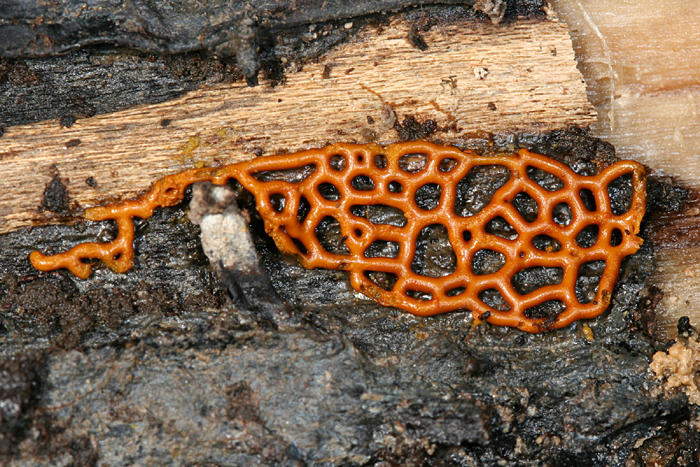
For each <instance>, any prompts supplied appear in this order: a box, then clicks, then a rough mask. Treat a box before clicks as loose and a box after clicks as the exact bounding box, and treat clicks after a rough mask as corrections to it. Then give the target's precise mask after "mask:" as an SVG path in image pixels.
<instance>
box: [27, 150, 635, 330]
mask: <svg viewBox="0 0 700 467" xmlns="http://www.w3.org/2000/svg"><path fill="white" fill-rule="evenodd" d="M416 157H417V158H418V159H417V160H418V161H419V162H420V158H421V157H422V158H423V159H422V166H420V164H419V166H418V168H415V167H414V168H413V169H408V168H407V167H406V164H405V163H406V160H407V159H406V158H409V159H410V158H416ZM487 165H498V166H502V167H505V168H507V170H508V172H509V175H510V176H509V179H508V181H507V182H506V183H505V184H504V185H502V186H501V187H500V188H498V189H497V190H496V191H495V193H494V194H493V196H492V199H491V201H490V202H489V203H488V204H487V205H486V206H485V207H484V208H483V209H481V210H480V211H478V212H477V213H476V214H474V215H471V216H462V215H458V214H456V212H455V199H456V194H457V186H458V183H459V182H460V180H462V179H464V178H465V176H467V174H469V172H470V170H472V169H473V168H475V167H478V166H487ZM301 167H311V168H312V172H311V173H310V174H307V175H306V177H305V178H304V179H303V180H301V181H285V180H281V179H279V178H280V177H277V178H275V177H272V178H267V179H266V178H265V177H260V174H262V173H266V172H275V171H284V170H289V169H298V168H301ZM528 168H530V170H532V169H533V168H534V169H539V170H541V171H544V172H547V173H548V174H551V175H553V176H556V177H557V178H558V179H560V180H561V182H563V187H561V188H559V189H556V190H554V191H549V190H547V189H545V188H543V186H540V184H538V183H536V182H535V181H534V180H533V179H532V178H530V176H529V175H528ZM623 175H631V178H632V187H633V190H634V191H633V194H632V199H631V201H630V206H629V209H627V210H626V212H624V213H621V214H615V213H614V212H613V209H612V202H611V200H610V198H609V196H608V191H607V187H608V185H609V184H610V183H611V182H612V181H613V180H615V179H617V178H619V177H621V176H623ZM358 176H361V177H365V180H367V179H369V181H370V182H371V187H372V188H371V189H367V187H357V186H354V183H353V182H354V180H356V177H358ZM229 179H236V180H237V181H238V182H239V183H241V185H243V187H245V188H246V189H247V190H249V191H250V192H251V193H253V195H254V196H255V199H256V207H257V210H258V211H259V213H260V215H261V216H262V218H263V220H264V223H265V230H266V231H267V233H268V234H269V235H270V236H271V237H272V238H273V239H274V241H275V243H276V244H277V246H278V248H279V249H280V250H281V251H283V252H286V253H292V254H295V255H297V256H298V257H299V258H300V261H301V263H302V264H303V265H304V266H305V267H307V268H327V269H342V270H346V271H348V272H349V273H350V282H351V284H352V286H353V288H354V289H355V290H358V291H360V292H362V293H363V294H365V295H367V296H368V297H370V298H372V299H374V300H376V301H378V302H379V303H381V304H382V305H386V306H395V307H397V308H401V309H403V310H406V311H408V312H410V313H413V314H416V315H420V316H430V315H434V314H438V313H444V312H447V311H452V310H457V309H470V310H472V313H473V314H474V317H475V318H478V319H481V320H484V321H488V322H489V323H492V324H496V325H501V326H512V327H517V328H519V329H521V330H524V331H528V332H541V331H545V330H549V329H555V328H561V327H563V326H566V325H568V324H570V323H572V322H573V321H576V320H579V319H584V318H593V317H596V316H598V315H600V314H601V313H603V312H604V311H605V309H606V308H607V307H608V305H609V304H610V297H611V294H612V289H613V286H614V284H615V281H616V280H617V275H618V273H619V269H620V263H621V261H622V259H623V258H624V257H625V256H628V255H630V254H632V253H634V252H636V251H637V250H638V249H639V247H640V246H641V244H642V239H641V238H639V237H638V236H637V234H638V233H639V226H640V223H641V220H642V217H643V215H644V209H645V196H646V194H645V177H644V168H643V166H642V165H640V164H638V163H636V162H633V161H620V162H617V163H615V164H613V165H611V166H609V167H607V168H606V169H605V170H603V171H602V172H601V173H600V174H598V175H595V176H581V175H577V174H575V173H574V172H573V171H572V170H571V169H570V168H569V167H567V166H566V165H564V164H562V163H560V162H557V161H554V160H552V159H549V158H547V157H544V156H541V155H539V154H535V153H532V152H529V151H527V150H525V149H521V150H520V151H519V152H518V154H517V155H512V156H504V157H485V156H479V155H478V154H476V153H474V152H472V151H461V150H459V149H457V148H454V147H448V146H440V145H436V144H432V143H427V142H423V141H413V142H407V143H398V144H393V145H390V146H387V147H381V146H378V145H375V144H368V145H356V144H335V145H332V146H328V147H326V148H324V149H318V150H309V151H303V152H299V153H295V154H287V155H280V156H273V157H262V158H258V159H255V160H252V161H247V162H241V163H238V164H233V165H229V166H225V167H221V168H202V169H191V170H186V171H184V172H181V173H178V174H175V175H170V176H167V177H164V178H162V179H160V180H159V181H157V182H156V183H155V184H154V185H153V187H152V188H151V190H150V191H149V192H148V193H146V194H145V195H143V196H142V197H141V198H139V199H136V200H133V201H125V202H122V203H119V204H115V205H109V206H104V207H95V208H90V209H87V210H86V211H85V218H86V219H89V220H93V221H102V220H107V219H112V220H114V221H116V223H117V226H118V228H119V235H118V236H117V238H116V239H115V240H113V241H112V242H109V243H84V244H80V245H78V246H76V247H74V248H72V249H71V250H69V251H67V252H65V253H60V254H57V255H53V256H45V255H43V254H41V253H39V252H37V251H34V252H32V254H31V255H30V260H31V262H32V264H33V265H34V267H35V268H37V269H39V270H42V271H50V270H55V269H59V268H66V269H68V270H70V271H71V272H72V273H73V274H75V275H76V276H77V277H80V278H87V277H88V276H89V275H90V271H91V266H90V264H88V263H86V262H85V261H84V260H87V259H99V260H101V261H103V262H104V263H105V264H106V265H107V266H108V267H109V268H110V269H112V270H114V271H116V272H125V271H127V270H128V269H129V268H131V266H132V264H133V258H134V250H133V239H134V225H133V218H134V217H140V218H147V217H150V216H151V215H152V214H153V210H154V209H155V208H158V207H165V206H173V205H175V204H177V203H178V202H180V201H181V200H182V198H183V195H184V191H185V188H186V187H187V186H188V185H190V184H192V183H195V182H200V181H210V182H212V183H214V184H217V185H223V184H225V183H226V182H227V181H228V180H229ZM321 184H330V185H332V186H333V187H335V192H336V196H334V197H333V198H332V199H328V197H327V196H325V197H324V196H323V195H322V193H321V191H320V189H319V185H321ZM391 184H394V185H393V188H392V186H391ZM397 184H398V185H397ZM427 184H435V185H438V186H439V188H440V199H439V201H438V203H437V206H436V207H434V208H433V209H429V210H426V209H423V208H421V207H420V206H419V205H418V204H417V202H416V192H417V190H419V189H420V188H421V187H424V186H425V185H427ZM397 186H400V187H401V189H400V191H398V190H397V189H396V187H397ZM582 190H584V191H586V190H587V192H588V193H590V194H592V196H593V198H594V200H595V208H594V209H588V208H587V207H586V203H584V202H583V199H582V195H581V193H582ZM519 193H526V194H527V195H529V196H530V197H531V198H532V199H533V200H534V201H535V202H536V203H537V212H538V214H537V217H536V219H534V220H531V221H530V222H528V221H527V220H526V219H524V218H523V216H522V215H521V214H520V212H519V211H518V210H517V209H516V208H515V207H514V206H513V204H512V202H513V199H514V198H515V197H516V196H517V195H518V194H519ZM275 197H276V198H277V200H276V202H275V200H274V198H275ZM302 199H305V200H306V202H307V203H308V205H309V212H308V214H307V215H305V216H303V218H301V219H300V216H299V215H298V213H299V207H300V204H301V203H302V202H303V201H302ZM562 203H564V204H566V205H568V206H569V209H570V212H571V221H570V222H569V223H568V224H567V225H561V224H557V223H555V222H553V215H554V214H553V211H554V209H555V206H557V205H560V204H562ZM378 204H381V205H383V206H389V207H392V208H396V209H398V210H400V211H402V212H403V213H404V216H405V219H406V222H405V225H403V226H396V225H389V224H375V223H373V222H372V221H370V220H369V219H368V218H365V217H360V216H357V215H355V214H353V212H352V207H353V206H372V205H378ZM589 207H590V206H589ZM328 217H332V218H333V219H335V220H336V221H337V222H338V223H339V225H340V229H341V233H342V238H343V241H344V245H345V247H346V248H345V251H344V252H342V253H341V254H339V253H338V252H337V251H336V252H335V253H333V252H330V251H328V250H327V249H326V248H325V247H324V246H323V245H322V242H321V241H320V240H319V238H318V237H317V235H316V228H317V226H318V225H319V223H320V222H321V221H322V220H323V219H324V218H328ZM368 217H369V216H368ZM497 217H500V218H502V219H504V220H505V221H506V222H507V223H508V224H510V226H512V228H513V229H514V230H515V232H516V233H517V237H516V238H515V239H512V240H511V239H506V238H502V237H501V236H497V235H494V234H491V233H489V232H487V228H486V225H487V224H488V223H489V221H491V220H493V219H494V218H497ZM435 224H439V225H442V226H444V227H445V228H446V231H447V235H448V238H449V242H450V245H451V246H452V249H453V251H454V253H455V256H456V268H455V270H454V272H452V273H449V274H447V275H445V276H443V277H428V276H426V275H420V274H418V273H416V272H415V271H414V270H413V269H412V266H411V265H412V261H413V259H414V256H415V254H416V243H417V238H418V235H419V233H420V232H421V230H422V229H423V228H425V227H427V226H430V225H435ZM590 226H596V227H597V228H598V232H599V233H598V237H597V240H596V241H595V243H594V244H593V245H592V246H588V247H585V248H584V247H582V246H581V245H579V244H578V243H577V240H576V237H577V235H578V234H579V233H580V232H581V231H582V229H584V228H586V227H590ZM538 235H546V236H548V237H550V238H552V239H555V240H556V241H557V242H558V243H559V244H560V248H557V249H556V251H554V249H551V248H546V249H544V250H543V249H538V248H536V247H535V246H534V245H533V239H534V238H535V237H536V236H538ZM615 235H617V236H618V237H621V238H617V239H615V238H614V237H615ZM376 240H381V241H387V242H394V243H396V244H398V246H399V248H398V250H399V251H398V255H397V256H396V257H368V256H367V254H366V251H367V249H368V248H369V246H370V245H371V244H372V243H373V242H374V241H376ZM481 249H489V250H493V251H495V252H498V253H500V254H501V255H503V256H504V257H505V264H504V265H503V266H502V267H501V268H500V270H498V271H497V272H494V273H488V274H477V273H476V272H475V271H474V270H473V264H472V262H473V260H474V255H475V254H476V252H477V251H479V250H481ZM373 256H374V255H373ZM596 260H602V261H605V269H604V272H603V274H602V276H601V277H600V281H599V284H598V289H597V291H596V296H595V299H594V300H592V301H591V302H588V303H581V302H580V301H579V300H578V298H577V297H576V293H575V287H576V280H577V277H578V274H579V268H580V267H581V266H582V265H583V264H585V263H587V262H590V261H596ZM532 267H550V268H551V267H556V268H561V269H562V270H563V278H562V280H561V282H560V283H558V284H550V285H546V286H543V287H540V288H538V289H536V290H534V291H532V292H529V293H526V294H521V293H519V292H517V291H516V290H515V287H514V286H513V283H512V279H513V276H514V275H515V274H516V273H518V271H522V270H523V269H526V268H532ZM375 272H379V273H386V274H391V275H393V276H395V277H396V281H395V283H394V284H393V285H392V286H391V288H390V289H388V290H387V288H384V287H381V286H380V285H379V284H377V283H376V282H375V281H373V280H372V279H371V277H370V275H369V273H375ZM492 289H495V290H496V291H498V293H499V294H500V295H501V297H502V298H503V299H504V301H505V302H506V303H507V307H506V308H507V309H496V308H494V307H492V306H489V305H488V304H486V303H485V302H484V301H483V300H482V299H481V298H480V294H481V293H483V292H484V291H486V290H492ZM552 300H558V301H561V302H563V303H564V304H565V306H566V308H565V309H564V311H562V312H561V313H560V314H559V315H558V316H557V317H556V319H554V320H552V319H548V320H547V319H544V318H538V317H533V316H528V313H527V311H528V310H530V309H532V308H533V307H535V306H537V305H541V304H543V303H545V302H547V301H552ZM500 308H502V307H500Z"/></svg>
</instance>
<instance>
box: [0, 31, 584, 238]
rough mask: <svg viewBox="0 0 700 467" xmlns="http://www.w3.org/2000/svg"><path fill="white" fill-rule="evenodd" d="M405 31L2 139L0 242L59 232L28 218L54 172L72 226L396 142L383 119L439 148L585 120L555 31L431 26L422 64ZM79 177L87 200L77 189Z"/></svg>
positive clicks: (368, 36)
mask: <svg viewBox="0 0 700 467" xmlns="http://www.w3.org/2000/svg"><path fill="white" fill-rule="evenodd" d="M408 30H409V25H407V24H404V23H401V22H395V23H393V24H391V25H390V26H385V27H383V28H381V29H368V30H366V31H364V32H363V33H361V34H360V35H358V36H357V38H356V40H354V41H353V42H352V43H349V44H346V45H344V46H343V47H341V48H339V49H338V50H335V51H333V52H332V53H329V54H328V55H327V56H325V57H322V58H320V59H319V60H318V63H314V64H310V65H307V66H305V68H304V69H303V70H300V71H297V72H288V73H287V79H286V82H285V83H284V84H281V85H279V86H277V87H274V88H271V87H269V86H268V85H262V86H258V87H255V88H249V87H246V86H245V84H243V83H234V84H227V85H221V86H216V87H212V88H208V89H202V90H198V91H195V92H191V93H189V94H186V95H185V96H183V97H181V98H179V99H175V100H172V101H169V102H165V103H162V104H157V105H149V106H141V107H136V108H131V109H128V110H124V111H120V112H115V113H112V114H108V115H100V116H96V117H93V118H89V119H83V120H79V121H78V122H77V123H76V124H75V125H73V126H72V127H71V128H59V126H58V124H57V123H56V122H55V121H49V122H42V123H37V124H31V125H24V126H16V127H10V128H8V129H7V131H6V134H5V136H4V137H3V138H2V139H0V160H1V161H2V164H3V171H2V177H0V191H2V192H3V193H4V196H3V197H2V198H0V233H1V232H7V231H9V230H12V229H16V228H19V227H23V226H27V225H30V224H32V223H45V222H52V221H53V222H56V221H58V220H59V219H58V218H57V217H55V216H54V215H52V214H51V213H46V212H40V210H39V206H40V204H41V199H42V194H43V191H44V189H45V186H46V185H47V183H48V182H49V181H50V180H51V178H52V177H53V175H54V173H58V174H59V176H60V177H61V179H62V180H63V181H64V182H66V185H67V188H68V192H69V196H70V199H71V203H72V213H73V214H76V215H77V214H79V213H80V210H81V209H82V208H84V207H87V206H91V205H95V204H99V203H103V202H104V201H106V200H110V199H114V198H123V197H129V196H133V195H135V194H136V193H138V192H140V191H142V190H144V189H146V188H147V187H148V186H149V185H150V184H151V182H152V181H153V180H155V179H157V178H159V177H160V176H163V175H165V174H169V173H174V172H177V171H180V170H182V169H185V168H188V167H192V166H193V165H195V164H206V165H214V164H224V163H232V162H236V161H240V160H244V159H248V158H251V157H254V155H255V154H275V153H280V152H285V151H296V150H301V149H305V148H309V147H319V146H324V145H326V144H328V143H332V142H338V141H345V142H369V141H377V142H380V143H389V142H393V141H396V140H397V131H396V130H395V129H394V128H393V127H392V124H393V121H394V119H395V118H398V119H399V121H401V120H402V119H403V118H404V117H405V116H408V115H412V116H415V117H416V118H417V119H418V120H419V121H420V120H425V119H434V120H435V121H436V122H437V124H438V126H439V127H441V130H440V131H439V132H438V133H436V135H434V136H435V138H436V139H438V140H441V141H443V142H454V141H458V140H459V139H460V138H462V137H464V136H466V135H470V134H474V133H481V132H501V131H521V130H538V131H539V130H542V131H543V130H550V129H554V128H564V127H568V126H570V125H579V126H586V125H588V124H590V123H592V122H593V121H594V118H595V111H594V110H593V108H592V106H591V105H590V104H589V102H588V101H587V99H586V95H585V89H584V86H583V82H582V79H581V75H580V74H579V72H578V70H577V69H576V63H575V60H574V55H573V50H572V46H571V42H570V39H569V35H568V32H567V29H566V27H565V26H564V25H563V24H562V23H559V22H557V21H531V22H516V23H514V24H511V25H509V26H507V27H504V26H493V25H490V24H484V23H476V22H463V23H459V24H453V25H448V26H440V27H436V28H434V29H433V30H431V31H429V32H426V33H425V34H424V39H425V41H426V43H427V44H428V49H427V50H425V51H421V50H418V49H416V48H414V47H413V46H411V44H410V43H409V41H408V40H407V39H406V37H407V34H408ZM476 69H481V71H482V77H483V79H480V78H479V77H478V76H477V75H478V73H475V70H476ZM484 70H487V74H486V75H485V77H484V73H483V71H484ZM324 71H325V73H324ZM324 74H325V75H327V77H325V76H324ZM494 106H495V110H493V109H494ZM163 119H168V120H170V124H169V125H167V126H163V125H162V124H161V123H162V121H163ZM372 119H373V121H374V123H370V121H372ZM71 140H80V143H79V144H78V145H77V146H76V145H74V144H75V141H74V142H73V143H69V141H71ZM88 177H92V178H93V179H94V180H95V181H96V182H97V187H95V188H92V187H90V186H88V185H87V184H86V179H87V178H88Z"/></svg>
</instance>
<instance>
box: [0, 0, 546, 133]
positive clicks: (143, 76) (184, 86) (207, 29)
mask: <svg viewBox="0 0 700 467" xmlns="http://www.w3.org/2000/svg"><path fill="white" fill-rule="evenodd" d="M472 3H474V2H472V1H466V2H461V1H452V0H426V1H422V2H414V1H406V0H363V1H358V2H346V1H344V0H335V1H330V2H328V1H321V0H313V1H310V2H309V1H306V2H303V7H302V6H298V5H297V4H298V2H296V3H295V2H290V1H282V2H279V1H274V2H272V1H266V2H245V1H235V2H229V1H216V2H178V3H177V4H173V3H172V2H166V3H160V2H150V1H145V0H132V1H127V2H116V3H115V2H111V1H106V0H101V1H97V2H91V5H90V6H89V7H84V5H83V3H80V2H77V1H76V2H73V1H69V2H61V3H60V4H56V5H54V6H50V7H47V6H46V5H45V4H39V3H36V2H33V1H24V0H12V1H10V2H2V4H1V5H0V127H6V126H10V125H17V124H22V123H29V122H33V121H40V120H46V119H54V118H62V117H63V118H69V117H86V116H91V115H94V114H101V113H105V112H112V111H115V110H119V109H124V108H128V107H131V106H134V105H137V104H143V103H156V102H162V101H164V100H167V99H171V98H173V97H176V96H178V95H181V94H183V93H184V92H186V91H189V90H192V89H196V88H198V87H200V86H202V85H209V84H213V83H219V82H233V81H238V80H239V79H240V78H241V76H246V78H247V80H248V82H249V83H250V84H255V83H256V82H257V73H258V70H260V71H261V74H262V77H264V78H266V79H270V80H271V81H272V82H273V83H276V82H279V81H281V80H283V76H284V75H283V70H284V69H285V68H286V69H289V68H290V67H291V68H293V67H295V66H301V65H302V64H303V63H305V62H307V61H308V60H310V59H313V58H314V57H317V56H319V55H320V54H321V53H323V52H326V51H327V50H329V49H330V48H332V47H333V46H335V45H337V44H338V43H341V42H343V41H344V40H346V39H347V38H348V37H351V36H353V35H354V34H355V33H356V32H357V31H358V30H360V29H361V28H362V27H363V26H365V25H367V24H382V23H384V22H385V21H386V20H387V18H389V17H390V16H389V15H390V14H391V13H396V12H402V15H403V16H405V17H406V19H408V20H411V21H416V25H417V30H418V31H420V30H422V29H423V28H425V27H427V26H429V25H430V23H434V22H435V21H437V20H440V19H444V18H459V17H461V18H467V17H469V18H473V17H475V16H476V17H480V18H483V17H485V16H486V15H488V14H497V11H498V8H496V9H494V8H493V6H494V5H495V6H497V5H505V6H506V8H505V9H504V11H503V13H504V15H505V20H506V21H508V20H512V19H514V18H515V17H516V16H524V17H539V18H542V17H543V16H544V15H543V14H542V12H541V5H542V1H541V0H514V1H508V2H505V1H502V0H494V1H483V0H482V1H477V2H476V5H475V9H476V10H475V9H472V8H471V7H470V5H471V4H472ZM489 5H490V6H489ZM415 6H419V7H418V8H415ZM479 7H481V8H480V9H479ZM482 11H485V12H486V13H485V14H484V13H482ZM496 19H498V16H497V17H496ZM62 54H65V55H62ZM69 121H70V120H69Z"/></svg>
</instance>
